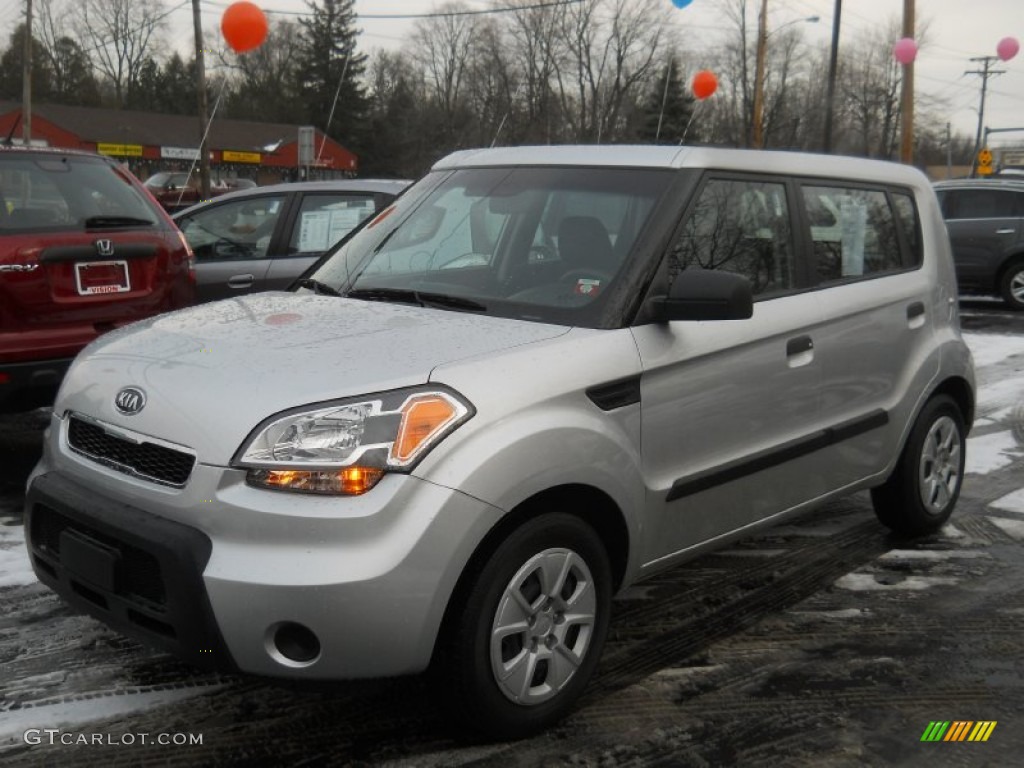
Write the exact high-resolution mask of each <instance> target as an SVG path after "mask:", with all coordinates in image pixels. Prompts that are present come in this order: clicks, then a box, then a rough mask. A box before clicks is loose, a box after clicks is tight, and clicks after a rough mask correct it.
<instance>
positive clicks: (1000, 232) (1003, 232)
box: [996, 229, 1017, 235]
mask: <svg viewBox="0 0 1024 768" xmlns="http://www.w3.org/2000/svg"><path fill="white" fill-rule="evenodd" d="M1016 231H1017V230H1016V229H997V230H996V234H997V235H1012V234H1013V233H1014V232H1016Z"/></svg>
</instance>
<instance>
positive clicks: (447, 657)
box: [441, 513, 611, 739]
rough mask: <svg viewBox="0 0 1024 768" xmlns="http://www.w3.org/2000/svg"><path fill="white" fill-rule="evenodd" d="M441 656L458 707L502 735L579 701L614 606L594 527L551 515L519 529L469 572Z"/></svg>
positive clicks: (475, 723)
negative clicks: (458, 611)
mask: <svg viewBox="0 0 1024 768" xmlns="http://www.w3.org/2000/svg"><path fill="white" fill-rule="evenodd" d="M471 578H472V582H471V585H470V587H469V590H468V593H467V596H466V599H465V602H464V605H463V610H462V614H461V616H460V617H459V618H458V620H456V621H455V622H453V625H452V627H451V630H452V631H451V633H450V636H449V637H448V638H446V640H447V649H446V652H445V654H444V657H443V659H442V665H441V666H442V668H441V675H442V678H441V684H442V685H443V686H444V687H445V688H446V690H447V691H448V692H449V694H450V702H449V703H450V704H451V705H452V707H453V709H454V714H455V715H456V716H457V717H458V718H459V719H460V720H461V721H462V722H464V723H466V724H468V725H470V726H471V727H473V728H474V729H475V730H477V731H479V732H481V733H483V734H486V735H487V736H490V737H492V738H498V739H516V738H522V737H523V736H527V735H529V734H531V733H534V732H536V731H539V730H541V729H543V728H546V727H548V726H549V725H551V724H553V723H555V722H557V721H558V720H559V719H561V718H562V717H564V716H565V715H566V714H567V713H568V712H569V711H570V710H571V708H572V706H573V703H574V702H575V700H576V699H577V698H578V697H579V695H580V694H581V693H582V691H583V689H584V687H585V686H586V684H587V681H588V680H589V679H590V676H591V675H592V674H593V671H594V668H595V667H596V665H597V661H598V658H599V656H600V654H601V648H602V646H603V645H604V638H605V634H606V633H607V629H608V615H609V612H610V609H611V568H610V566H609V563H608V555H607V553H606V551H605V548H604V546H603V544H602V543H601V540H600V538H599V537H598V536H597V534H596V533H595V532H594V530H593V529H592V528H591V527H590V526H588V525H587V524H586V523H584V522H583V521H581V520H580V519H579V518H577V517H574V516H572V515H568V514H563V513H552V514H546V515H542V516H540V517H536V518H533V519H531V520H528V521H527V522H525V523H524V524H523V525H522V526H520V527H519V528H517V529H516V530H515V531H513V532H512V534H511V535H509V536H508V537H507V538H506V539H505V540H504V541H502V542H501V543H500V544H499V545H498V546H497V548H496V549H495V550H494V552H493V553H491V555H490V556H489V557H488V558H487V559H486V560H485V561H484V562H483V565H482V567H480V568H479V572H478V573H476V574H475V575H473V576H471Z"/></svg>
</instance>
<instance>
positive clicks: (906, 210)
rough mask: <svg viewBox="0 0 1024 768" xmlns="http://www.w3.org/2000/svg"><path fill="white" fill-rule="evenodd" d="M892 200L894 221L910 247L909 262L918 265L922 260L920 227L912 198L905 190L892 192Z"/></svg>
mask: <svg viewBox="0 0 1024 768" xmlns="http://www.w3.org/2000/svg"><path fill="white" fill-rule="evenodd" d="M892 202H893V205H894V206H895V208H896V221H897V222H898V223H899V225H900V230H901V232H902V234H903V238H904V240H905V241H906V243H907V247H908V248H909V249H910V263H911V265H913V266H915V267H918V266H920V265H921V261H922V257H921V227H920V218H919V217H918V215H917V206H916V205H914V198H913V197H911V196H910V195H908V194H906V193H905V192H894V193H893V195H892Z"/></svg>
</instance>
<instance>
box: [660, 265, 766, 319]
mask: <svg viewBox="0 0 1024 768" xmlns="http://www.w3.org/2000/svg"><path fill="white" fill-rule="evenodd" d="M653 303H654V315H655V318H656V319H657V320H658V321H659V322H663V323H666V322H669V321H672V320H745V319H747V318H749V317H751V316H752V315H753V314H754V298H753V293H752V291H751V287H750V281H749V280H747V278H745V277H743V276H742V275H737V274H733V273H732V272H721V271H718V270H713V269H687V270H684V271H682V272H680V273H679V275H678V276H677V277H676V279H675V280H674V281H673V282H672V287H671V288H670V289H669V292H668V296H660V297H658V298H656V299H654V302H653Z"/></svg>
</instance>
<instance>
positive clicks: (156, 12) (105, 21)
mask: <svg viewBox="0 0 1024 768" xmlns="http://www.w3.org/2000/svg"><path fill="white" fill-rule="evenodd" d="M72 14H73V16H74V20H75V24H76V26H77V30H78V35H79V39H80V42H81V44H82V47H83V48H84V49H85V50H86V52H87V53H88V54H89V56H90V58H91V59H92V61H93V64H94V65H95V67H96V69H97V70H98V71H99V72H100V73H101V75H102V76H103V77H105V78H106V79H107V80H108V81H109V82H110V84H111V86H112V87H113V90H114V99H115V102H116V104H117V106H118V107H121V106H123V105H124V103H125V100H126V98H127V94H128V91H130V89H131V88H132V84H133V83H134V82H135V80H136V79H137V77H138V75H139V73H140V71H141V69H142V66H143V65H144V64H145V62H146V59H147V58H150V57H153V56H154V55H155V54H156V53H158V48H159V47H160V43H161V42H162V41H161V35H162V33H163V31H164V28H165V21H164V18H165V17H166V15H167V13H166V11H165V9H164V6H163V0H146V2H139V0H79V2H78V3H77V4H75V5H74V10H73V11H72Z"/></svg>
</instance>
